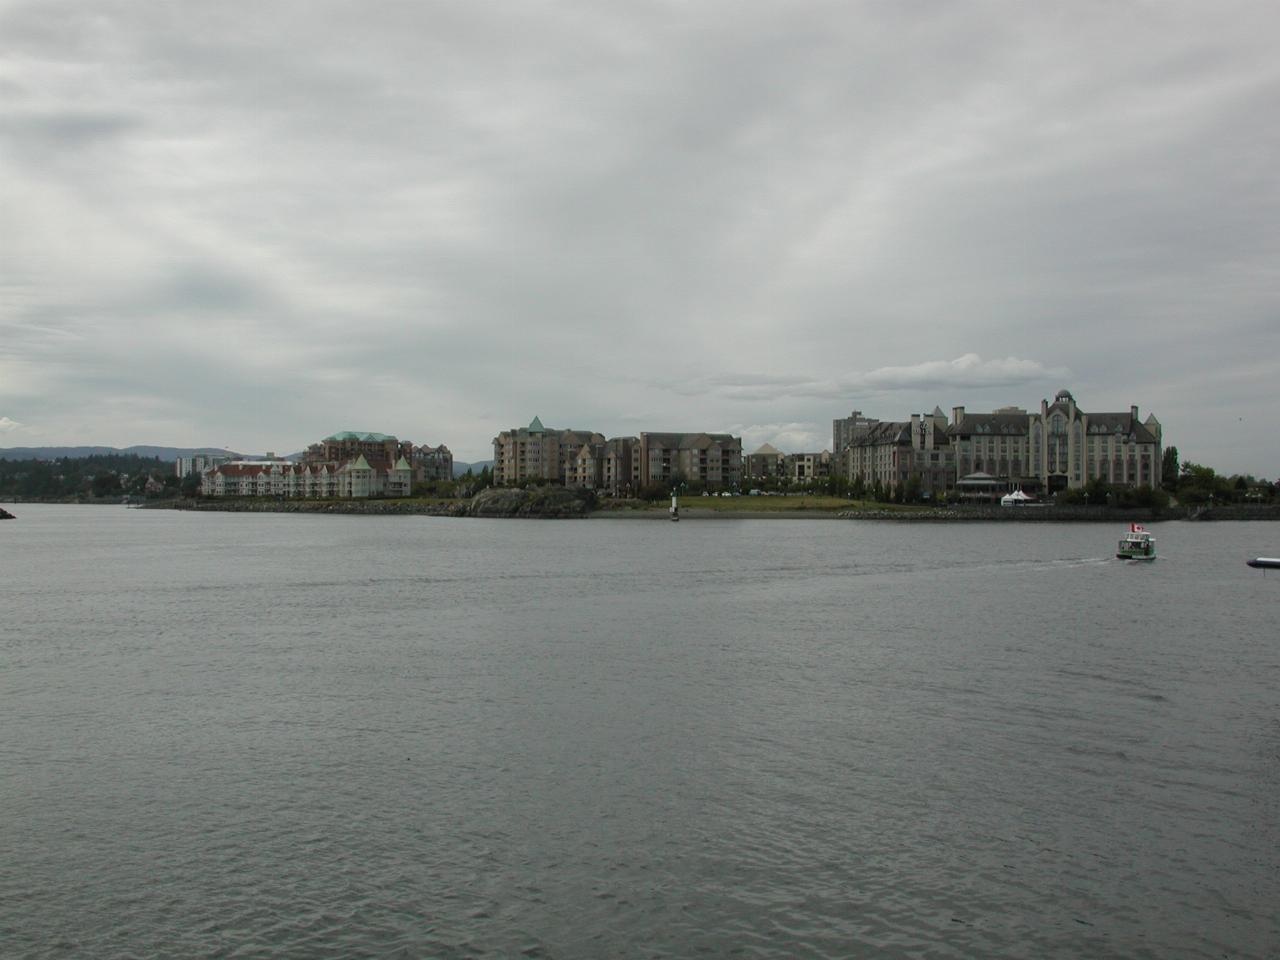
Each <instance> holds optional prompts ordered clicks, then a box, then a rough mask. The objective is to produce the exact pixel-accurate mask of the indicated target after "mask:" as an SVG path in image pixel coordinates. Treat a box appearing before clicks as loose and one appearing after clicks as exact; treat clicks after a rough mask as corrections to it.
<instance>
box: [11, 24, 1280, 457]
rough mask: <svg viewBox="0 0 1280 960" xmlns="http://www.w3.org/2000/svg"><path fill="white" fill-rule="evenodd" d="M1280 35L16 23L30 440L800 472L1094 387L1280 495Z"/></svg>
mask: <svg viewBox="0 0 1280 960" xmlns="http://www.w3.org/2000/svg"><path fill="white" fill-rule="evenodd" d="M1277 26H1280V14H1278V13H1277V12H1276V10H1275V8H1274V6H1273V5H1270V4H1263V3H1258V4H1227V5H1226V6H1225V7H1224V6H1222V5H1215V6H1214V7H1213V8H1212V9H1210V8H1209V7H1206V6H1205V5H1204V4H1202V3H1194V2H1186V3H1169V4H1161V5H1158V6H1154V7H1152V6H1149V5H1137V4H1132V5H1127V4H1097V5H1088V6H1086V7H1083V8H1079V7H1072V8H1071V9H1065V8H1064V9H1063V10H1061V11H1057V10H1050V9H1047V8H1044V7H1042V6H1039V5H1011V4H1006V3H982V2H979V3H975V4H964V5H955V6H947V5H941V6H938V5H916V4H875V3H866V4H852V5H849V4H825V3H801V4H797V5H786V6H782V5H776V4H764V3H755V2H751V0H748V2H745V3H743V2H735V3H728V2H723V3H722V2H708V3H700V4H692V5H688V4H686V5H676V4H666V3H633V2H627V3H621V2H608V0H606V2H601V3H594V4H590V5H575V6H567V5H564V4H556V3H537V2H535V3H528V4H510V5H494V4H456V3H445V2H432V0H426V2H423V3H417V4H401V3H389V2H381V0H375V2H372V3H368V2H366V3H355V2H332V0H314V2H308V3H301V2H293V3H290V2H282V3H273V4H270V5H267V6H265V7H264V6H263V5H262V4H250V3H247V2H239V0H229V2H225V3H219V4H198V3H194V2H186V0H179V2H174V3H169V4H133V3H126V2H124V0H107V2H101V0H95V2H93V3H90V2H88V0H39V2H35V0H29V2H28V0H6V2H0V203H2V205H3V210H4V221H5V226H4V228H3V229H0V263H2V264H3V267H4V269H3V271H2V272H0V417H3V418H5V419H4V420H3V421H0V423H6V422H15V423H16V422H20V423H22V424H25V425H26V427H25V428H24V432H23V442H24V444H26V445H29V444H33V443H39V442H48V443H50V444H54V443H58V444H62V443H84V442H95V443H110V444H117V445H128V444H132V443H144V442H158V443H173V444H175V445H179V444H180V445H205V444H207V445H215V446H231V447H233V448H239V449H245V450H262V449H268V448H269V449H276V450H288V449H297V448H299V447H301V446H303V445H305V443H307V442H309V441H311V440H314V439H316V438H318V437H320V436H324V435H326V434H328V433H331V432H333V431H335V430H338V429H366V430H381V431H384V432H391V433H396V434H398V435H401V436H403V437H407V438H410V439H413V440H415V441H418V442H431V443H438V442H445V443H448V444H449V445H450V446H451V447H452V448H453V449H454V450H455V452H456V454H457V455H458V456H459V457H460V458H461V459H479V458H483V457H486V456H488V455H489V451H488V447H487V443H488V440H489V439H490V438H491V437H492V436H493V435H494V434H495V433H496V432H497V431H498V430H501V429H504V428H506V427H509V426H512V425H515V424H521V423H527V422H528V421H529V419H530V418H531V417H532V416H533V415H534V414H535V413H536V414H539V415H541V416H542V418H543V420H544V421H545V422H547V423H548V424H554V425H561V426H584V427H591V428H593V429H599V430H602V431H604V432H607V433H623V432H634V431H635V430H637V429H713V430H719V429H729V428H730V427H732V426H734V425H737V426H738V427H739V428H740V429H741V431H742V432H744V433H746V432H748V431H753V432H752V433H751V436H753V437H756V436H758V437H759V438H760V439H761V440H762V441H764V440H768V441H770V442H774V443H775V445H777V446H780V447H786V446H787V445H788V439H787V438H790V440H791V441H794V442H799V440H800V439H801V438H806V439H807V438H810V437H811V438H814V439H817V440H820V439H823V438H825V437H827V436H829V429H830V420H831V419H832V418H833V417H837V416H841V415H845V414H847V413H848V410H849V409H852V408H854V407H857V408H859V409H862V410H863V411H864V412H866V413H868V414H870V415H872V416H878V417H881V418H885V419H891V418H901V417H905V416H906V415H908V414H909V413H910V412H912V411H917V410H924V409H932V408H933V407H934V406H935V405H939V406H942V407H943V408H944V409H949V407H950V406H953V405H958V404H964V405H966V406H968V407H969V408H970V409H982V408H983V407H984V405H985V406H999V405H1005V404H1009V403H1016V404H1020V405H1024V406H1030V405H1035V404H1038V402H1039V400H1040V399H1041V398H1042V397H1045V396H1052V395H1053V393H1054V392H1055V391H1056V390H1057V389H1059V388H1061V387H1064V386H1065V387H1069V388H1070V389H1072V391H1073V393H1074V394H1075V395H1076V397H1077V399H1078V400H1079V401H1080V403H1081V404H1082V406H1084V407H1085V408H1086V409H1094V410H1115V409H1127V408H1128V406H1129V405H1130V404H1132V403H1137V404H1140V405H1141V406H1142V408H1143V411H1144V413H1145V412H1147V411H1154V412H1155V413H1156V414H1157V416H1159V418H1160V419H1161V421H1162V422H1163V423H1164V425H1165V428H1166V435H1167V438H1168V441H1169V442H1171V443H1174V444H1176V445H1178V446H1179V447H1180V449H1181V450H1182V451H1183V454H1184V457H1191V458H1192V459H1200V460H1204V461H1207V462H1211V463H1213V464H1215V465H1217V466H1219V467H1220V468H1223V469H1239V470H1248V471H1251V472H1255V473H1259V474H1263V475H1275V474H1276V473H1280V441H1277V440H1272V439H1267V438H1266V437H1263V436H1260V435H1259V434H1260V432H1259V431H1250V430H1247V424H1249V423H1250V422H1251V421H1252V420H1254V419H1255V418H1257V417H1258V416H1259V414H1258V411H1261V410H1263V409H1265V408H1266V405H1267V401H1268V400H1269V399H1270V396H1271V394H1272V392H1273V391H1272V385H1273V384H1274V381H1275V374H1276V369H1275V361H1274V360H1273V359H1272V358H1274V357H1276V356H1277V355H1278V352H1280V351H1278V350H1277V347H1280V343H1278V342H1277V341H1278V339H1280V323H1277V322H1276V321H1277V317H1276V311H1277V294H1278V293H1280V267H1278V266H1277V264H1280V256H1278V255H1277V254H1280V250H1278V249H1277V248H1278V246H1280V245H1278V243H1277V231H1278V230H1280V226H1278V225H1280V217H1278V216H1277V205H1278V204H1277V200H1278V199H1280V193H1278V191H1277V183H1276V172H1275V171H1276V170H1277V169H1280V162H1277V161H1278V160H1280V156H1278V151H1277V145H1278V144H1277V138H1280V131H1277V129H1276V128H1275V125H1274V124H1269V123H1266V122H1263V118H1265V117H1268V116H1269V115H1270V114H1271V112H1272V110H1273V104H1274V103H1275V102H1276V101H1277V99H1278V98H1280V66H1277V61H1276V58H1275V57H1274V54H1273V51H1272V49H1271V46H1272V44H1271V43H1270V38H1271V37H1272V36H1274V34H1275V30H1276V27H1277ZM770 425H772V426H773V428H774V430H775V432H774V433H773V434H771V435H770V434H768V429H769V428H770ZM797 425H800V426H797ZM9 435H10V436H12V433H9Z"/></svg>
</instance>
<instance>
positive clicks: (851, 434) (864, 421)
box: [831, 410, 880, 463]
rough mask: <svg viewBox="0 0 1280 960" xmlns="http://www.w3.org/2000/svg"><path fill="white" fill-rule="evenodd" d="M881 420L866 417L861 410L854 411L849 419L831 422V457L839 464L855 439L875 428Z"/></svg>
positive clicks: (843, 418)
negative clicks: (846, 449)
mask: <svg viewBox="0 0 1280 960" xmlns="http://www.w3.org/2000/svg"><path fill="white" fill-rule="evenodd" d="M879 422H880V421H879V420H876V419H873V418H872V417H864V416H863V415H862V411H861V410H854V411H853V413H851V414H849V416H847V417H841V418H840V419H839V420H832V421H831V456H832V457H833V458H834V459H835V460H836V462H837V463H838V462H839V461H840V457H841V455H842V454H843V453H844V451H845V448H846V447H847V446H849V444H850V443H852V442H853V441H854V440H855V439H857V438H858V437H860V436H862V435H863V434H865V433H866V432H867V431H868V430H870V429H871V428H872V427H874V426H875V425H876V424H877V423H879Z"/></svg>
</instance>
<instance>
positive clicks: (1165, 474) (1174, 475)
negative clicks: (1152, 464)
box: [1160, 447, 1178, 492]
mask: <svg viewBox="0 0 1280 960" xmlns="http://www.w3.org/2000/svg"><path fill="white" fill-rule="evenodd" d="M1160 486H1162V487H1164V488H1165V489H1166V490H1168V491H1170V492H1172V491H1174V490H1177V489H1178V448H1177V447H1165V448H1164V454H1163V456H1161V458H1160Z"/></svg>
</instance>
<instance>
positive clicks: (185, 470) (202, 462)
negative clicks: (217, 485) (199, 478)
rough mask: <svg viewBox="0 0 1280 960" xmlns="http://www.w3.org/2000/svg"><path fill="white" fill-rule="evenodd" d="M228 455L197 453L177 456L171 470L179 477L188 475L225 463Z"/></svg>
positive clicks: (228, 458)
mask: <svg viewBox="0 0 1280 960" xmlns="http://www.w3.org/2000/svg"><path fill="white" fill-rule="evenodd" d="M230 459H231V458H230V457H224V456H215V455H213V454H202V453H197V454H195V455H194V456H190V457H178V459H177V460H175V461H174V464H173V472H174V473H175V474H176V475H177V476H179V477H189V476H191V474H193V473H204V472H205V471H206V470H208V469H209V468H210V467H216V466H217V465H218V464H220V463H226V462H227V461H228V460H230Z"/></svg>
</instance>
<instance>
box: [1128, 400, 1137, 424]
mask: <svg viewBox="0 0 1280 960" xmlns="http://www.w3.org/2000/svg"><path fill="white" fill-rule="evenodd" d="M1129 416H1131V417H1133V419H1134V420H1137V419H1138V405H1137V404H1136V403H1135V404H1134V405H1133V406H1131V407H1130V408H1129Z"/></svg>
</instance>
